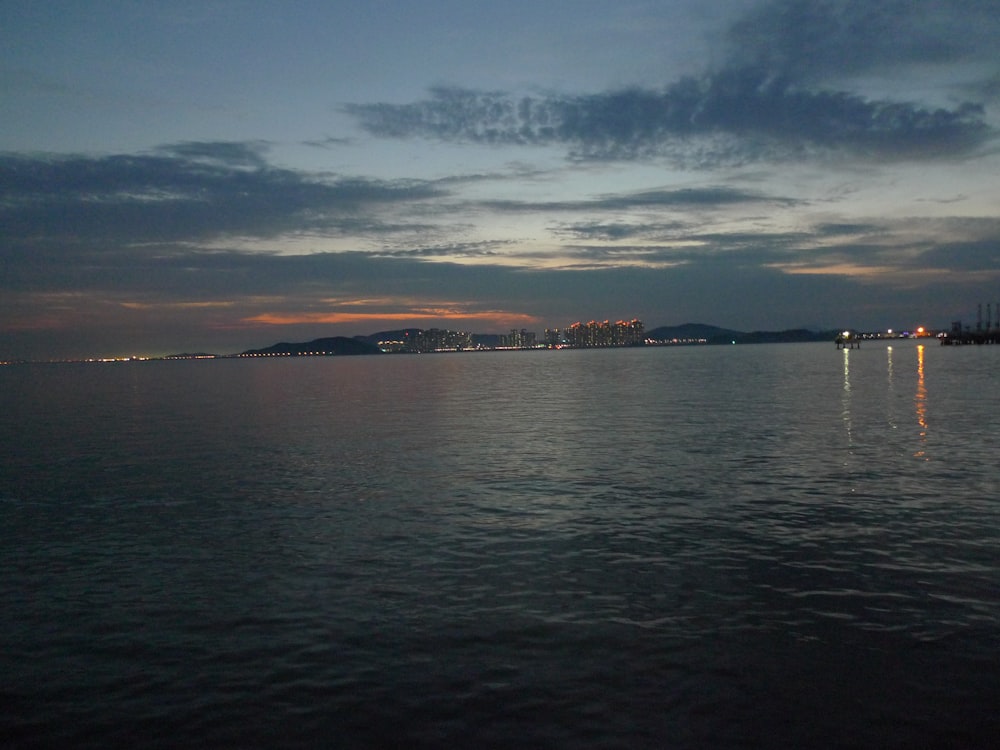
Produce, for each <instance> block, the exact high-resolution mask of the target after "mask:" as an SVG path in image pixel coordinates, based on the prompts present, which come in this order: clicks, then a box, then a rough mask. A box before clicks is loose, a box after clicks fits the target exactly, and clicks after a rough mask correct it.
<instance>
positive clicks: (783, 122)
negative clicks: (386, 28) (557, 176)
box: [346, 67, 992, 167]
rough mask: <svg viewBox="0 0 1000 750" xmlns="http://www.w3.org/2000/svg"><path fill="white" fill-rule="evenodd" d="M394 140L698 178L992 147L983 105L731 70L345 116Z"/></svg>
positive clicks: (382, 107)
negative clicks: (504, 148)
mask: <svg viewBox="0 0 1000 750" xmlns="http://www.w3.org/2000/svg"><path fill="white" fill-rule="evenodd" d="M346 111H347V112H348V113H349V114H350V115H352V116H354V117H355V118H356V119H357V121H358V122H359V124H360V125H361V127H362V128H363V129H365V130H366V131H367V132H369V133H370V134H372V135H375V136H379V137H386V138H407V137H423V138H431V139H436V140H441V141H451V142H458V143H478V144H499V145H522V146H528V145H536V146H540V145H546V146H552V145H557V146H562V147H565V148H566V149H567V151H568V153H569V155H570V156H571V157H572V158H575V159H584V160H636V159H641V158H648V157H663V158H666V159H668V160H671V161H674V162H677V163H679V164H682V165H685V166H690V167H710V166H717V165H720V164H742V163H749V162H754V161H760V160H774V161H781V160H787V159H791V158H793V157H802V156H821V155H832V154H842V155H846V156H851V157H855V158H862V157H863V158H867V159H878V160H886V161H892V160H903V159H927V158H935V157H940V156H955V155H965V154H968V153H970V152H972V151H973V150H975V149H976V148H978V147H980V146H982V145H983V144H984V143H985V142H986V140H987V139H988V138H989V137H990V136H991V134H992V133H991V131H990V129H989V127H988V126H987V125H986V123H985V122H984V110H983V108H982V107H981V106H980V105H977V104H973V103H963V104H960V105H958V106H956V107H954V108H952V109H944V108H925V107H921V106H919V105H917V104H914V103H907V102H892V101H876V100H871V99H866V98H864V97H862V96H859V95H856V94H851V93H848V92H844V91H837V90H826V89H821V90H810V89H807V88H804V87H801V86H798V85H796V84H795V83H794V82H793V81H792V79H790V78H788V77H784V76H780V75H775V74H773V73H772V72H771V71H769V70H767V69H766V68H762V67H744V68H736V67H730V68H726V69H724V70H722V71H719V72H717V73H714V74H710V75H706V76H704V77H702V78H690V77H689V78H683V79H681V80H679V81H677V82H675V83H673V84H671V85H669V86H667V87H666V88H664V89H662V90H651V89H639V88H633V89H625V90H621V91H613V92H607V93H598V94H591V95H556V94H553V95H547V96H525V97H520V98H518V97H515V96H513V95H509V94H505V93H502V92H479V91H472V90H468V89H459V88H444V87H438V88H434V89H432V90H431V91H430V98H428V99H425V100H423V101H419V102H414V103H411V104H385V103H377V104H354V105H349V106H348V107H346Z"/></svg>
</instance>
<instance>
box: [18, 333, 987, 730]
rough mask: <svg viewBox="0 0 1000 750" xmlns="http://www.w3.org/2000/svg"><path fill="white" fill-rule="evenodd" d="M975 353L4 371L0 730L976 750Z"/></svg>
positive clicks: (642, 355)
mask: <svg viewBox="0 0 1000 750" xmlns="http://www.w3.org/2000/svg"><path fill="white" fill-rule="evenodd" d="M998 368H1000V347H961V348H941V347H938V346H937V345H936V344H935V343H931V344H929V345H927V346H924V347H917V346H916V345H915V344H914V343H913V342H899V343H896V344H894V345H893V346H891V347H887V346H886V345H885V344H872V345H871V346H867V347H866V348H863V349H861V350H854V351H847V352H840V351H836V350H835V349H834V346H833V344H829V345H826V344H823V345H811V344H796V345H773V346H771V345H761V346H750V347H698V348H678V349H666V348H662V349H643V350H617V351H615V350H596V351H561V352H510V353H489V354H464V355H420V356H393V357H357V358H308V359H281V360H267V361H262V360H256V361H245V360H215V361H195V362H190V361H187V362H149V363H129V364H107V365H98V364H90V365H24V366H11V367H5V368H0V408H2V416H0V441H2V446H3V463H2V465H0V605H2V606H0V638H2V649H0V675H2V680H0V691H2V692H0V745H3V746H4V747H36V746H38V747H41V746H52V747H55V746H63V747H70V746H72V747H84V746H92V747H107V746H109V745H114V744H121V743H136V744H137V745H140V746H143V747H153V748H156V747H187V746H192V745H198V746H203V747H316V746H329V747H348V748H349V747H406V748H412V747H568V748H618V747H620V748H642V747H676V748H703V747H704V748H710V747H711V748H740V747H747V748H752V747H765V748H772V747H773V748H778V747H781V748H786V747H787V748H791V747H797V748H812V747H815V748H818V747H858V748H875V747H880V748H885V747H889V748H914V747H927V748H939V747H956V748H958V747H962V748H965V747H986V746H988V745H990V744H992V741H993V740H995V739H996V738H997V737H998V736H1000V718H998V706H1000V466H998V447H1000V437H998V435H1000V432H998V429H997V427H998V417H1000V407H998V405H997V404H998V401H997V399H996V394H997V392H998V390H1000V373H998Z"/></svg>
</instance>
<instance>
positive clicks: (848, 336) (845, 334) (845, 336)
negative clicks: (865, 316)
mask: <svg viewBox="0 0 1000 750" xmlns="http://www.w3.org/2000/svg"><path fill="white" fill-rule="evenodd" d="M842 335H843V337H844V338H845V339H846V338H850V336H851V332H850V331H844V333H843V334H842Z"/></svg>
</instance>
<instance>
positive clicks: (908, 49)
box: [728, 0, 1000, 81]
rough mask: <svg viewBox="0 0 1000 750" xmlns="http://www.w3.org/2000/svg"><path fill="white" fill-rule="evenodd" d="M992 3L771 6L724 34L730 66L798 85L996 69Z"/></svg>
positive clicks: (808, 0)
mask: <svg viewBox="0 0 1000 750" xmlns="http://www.w3.org/2000/svg"><path fill="white" fill-rule="evenodd" d="M998 36H1000V14H998V13H997V6H996V3H995V2H993V0H880V1H879V2H871V0H819V1H818V0H772V1H771V2H767V3H764V4H762V5H760V6H759V7H756V8H753V9H752V10H750V11H749V12H748V13H746V14H745V15H744V16H743V17H742V18H741V19H740V20H739V21H737V22H736V23H735V24H734V25H733V26H732V27H731V28H730V30H729V35H728V41H729V46H730V64H731V65H734V66H737V67H745V66H753V67H758V68H762V69H765V70H767V71H770V72H772V73H775V74H780V75H782V76H784V77H787V78H791V79H794V80H798V81H815V80H823V79H827V78H840V77H842V76H844V75H845V74H859V73H864V72H867V71H871V70H875V69H879V70H885V69H887V68H888V69H889V70H892V69H898V68H901V67H906V66H920V67H922V68H926V67H927V66H928V65H942V64H951V63H972V62H983V63H987V64H989V65H991V66H993V68H994V69H995V66H996V43H997V38H998Z"/></svg>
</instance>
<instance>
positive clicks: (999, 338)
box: [939, 302, 1000, 346]
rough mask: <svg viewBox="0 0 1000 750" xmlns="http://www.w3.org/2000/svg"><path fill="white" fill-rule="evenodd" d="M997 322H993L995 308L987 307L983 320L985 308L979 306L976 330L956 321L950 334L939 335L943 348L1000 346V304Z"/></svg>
mask: <svg viewBox="0 0 1000 750" xmlns="http://www.w3.org/2000/svg"><path fill="white" fill-rule="evenodd" d="M996 316H997V319H996V321H994V320H993V307H992V305H986V320H985V321H984V320H983V306H982V305H981V304H980V305H979V310H978V312H977V314H976V328H975V330H973V329H972V328H970V327H969V326H963V325H962V321H960V320H956V321H953V322H952V324H951V331H950V332H949V333H942V334H940V335H939V338H940V339H941V345H942V346H962V345H967V344H1000V302H998V303H997V306H996Z"/></svg>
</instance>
